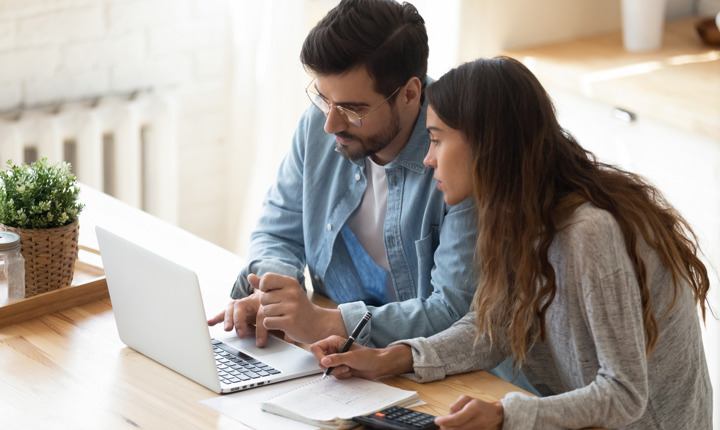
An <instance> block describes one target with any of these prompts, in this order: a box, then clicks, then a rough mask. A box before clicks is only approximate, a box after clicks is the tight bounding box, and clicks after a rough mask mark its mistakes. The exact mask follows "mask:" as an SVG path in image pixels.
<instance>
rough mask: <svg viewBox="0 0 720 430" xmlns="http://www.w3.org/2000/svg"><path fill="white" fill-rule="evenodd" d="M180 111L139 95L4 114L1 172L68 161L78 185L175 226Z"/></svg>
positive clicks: (0, 117)
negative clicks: (9, 163)
mask: <svg viewBox="0 0 720 430" xmlns="http://www.w3.org/2000/svg"><path fill="white" fill-rule="evenodd" d="M175 131H176V123H175V109H174V106H173V103H172V102H171V100H170V99H169V98H168V97H164V96H160V95H158V94H154V93H133V94H131V95H128V96H121V97H115V96H113V97H110V96H108V97H102V98H98V99H95V100H92V101H83V102H72V103H64V104H59V105H57V106H53V107H49V108H36V109H26V110H20V111H17V112H13V113H8V114H5V115H0V168H2V169H4V168H5V166H6V164H5V162H6V161H7V160H8V159H12V160H13V161H14V162H16V163H18V162H25V163H30V162H32V161H35V160H37V159H39V158H41V157H43V156H46V157H47V158H48V160H49V161H52V162H56V161H61V160H64V161H67V162H69V163H71V165H72V170H73V172H74V173H75V175H76V176H77V178H78V181H80V182H82V183H84V184H87V185H90V186H92V187H93V188H96V189H99V190H102V191H104V192H106V193H108V194H110V195H112V196H115V197H117V198H118V199H120V200H122V201H124V202H126V203H128V204H130V205H132V206H135V207H137V208H140V209H142V210H145V211H147V212H149V213H151V214H153V215H156V216H158V217H160V218H162V219H165V220H167V221H170V222H172V223H176V222H177V216H178V214H177V212H178V202H177V198H178V168H177V165H178V163H177V158H178V156H177V153H178V151H177V144H176V142H177V139H176V135H175Z"/></svg>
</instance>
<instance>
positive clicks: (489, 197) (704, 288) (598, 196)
mask: <svg viewBox="0 0 720 430" xmlns="http://www.w3.org/2000/svg"><path fill="white" fill-rule="evenodd" d="M427 97H428V100H429V103H430V105H431V106H432V108H433V110H434V111H435V112H436V113H437V115H438V117H439V118H440V119H441V120H442V121H443V122H444V123H445V124H447V125H448V126H449V127H452V128H454V129H457V130H460V131H462V132H463V133H464V135H465V137H466V138H467V141H468V143H469V144H470V146H471V151H472V154H473V160H472V163H473V166H474V167H473V172H472V182H473V190H474V197H475V201H476V204H477V210H478V212H477V216H478V225H479V235H478V240H477V246H476V253H477V259H478V265H479V273H480V277H479V281H478V289H477V293H476V294H475V299H474V303H473V306H474V308H475V311H476V312H477V324H478V328H479V331H478V332H479V333H481V334H482V333H487V334H488V335H489V336H490V339H491V340H492V339H493V331H494V330H495V329H502V330H501V331H502V332H504V333H507V336H508V342H509V345H510V350H511V353H512V354H513V355H514V357H515V360H516V364H519V365H520V366H522V365H523V364H524V363H525V361H526V359H527V353H528V350H529V349H530V348H531V347H532V345H533V343H534V342H536V341H537V340H544V339H545V337H546V335H547V331H546V328H545V314H546V312H547V309H548V307H549V306H550V304H551V303H552V302H553V300H554V298H555V294H556V292H557V285H556V279H555V271H554V270H553V268H552V266H551V265H550V262H549V260H548V253H549V249H550V244H551V243H552V241H553V239H554V238H555V235H556V233H557V231H558V229H559V228H560V227H559V226H561V225H562V224H563V222H565V221H567V220H568V218H569V217H570V216H571V215H572V213H573V212H574V210H575V209H576V208H577V207H578V206H579V205H581V204H582V203H584V202H591V203H592V204H594V205H595V206H597V207H599V208H601V209H604V210H606V211H608V212H610V213H611V214H612V215H613V217H614V218H615V220H616V221H617V222H618V224H619V226H620V229H621V231H622V234H623V237H624V239H625V247H626V250H627V253H628V255H629V256H630V259H631V261H632V264H633V267H634V269H635V276H636V278H637V281H638V285H639V288H640V295H641V299H642V312H643V325H644V330H645V335H646V340H647V351H646V352H647V354H648V355H649V354H650V353H651V352H652V350H653V348H654V346H655V344H656V343H657V339H658V324H657V321H656V318H655V315H654V313H653V308H652V300H651V292H650V286H649V285H648V273H647V272H646V267H645V263H644V262H643V260H642V258H641V257H640V252H639V249H638V241H639V239H640V236H641V237H642V239H643V240H644V241H645V242H646V243H647V244H648V245H649V246H651V247H652V248H653V249H655V250H656V251H657V253H658V254H659V256H660V258H661V261H662V262H663V264H664V265H665V267H666V268H667V269H668V270H669V271H670V274H671V275H672V278H673V281H674V292H673V293H674V298H675V297H677V292H678V288H680V287H681V286H683V285H688V286H689V287H690V288H692V291H693V295H694V298H695V302H696V304H699V305H700V307H701V310H702V316H703V320H704V319H705V301H706V296H707V292H708V288H709V278H708V274H707V269H706V268H705V266H704V264H703V263H702V262H701V260H700V258H699V256H698V254H699V249H698V247H697V245H696V243H697V239H696V237H695V234H694V233H693V231H692V229H691V228H690V226H689V225H688V223H687V222H686V221H685V220H684V219H683V218H682V217H681V216H680V215H679V213H678V212H677V211H676V210H675V209H673V207H672V206H671V205H670V204H669V203H668V202H667V201H666V200H665V198H664V197H663V196H662V194H661V193H660V192H659V191H658V190H657V189H656V188H654V187H653V186H652V185H650V184H649V183H648V182H647V181H645V180H644V179H643V178H641V177H640V176H638V175H635V174H633V173H630V172H626V171H623V170H621V169H619V168H617V167H614V166H612V165H608V164H605V163H601V162H599V161H597V160H596V159H595V157H594V156H593V154H592V153H590V152H588V151H586V150H585V149H583V148H582V147H581V146H580V145H579V144H578V143H577V142H576V141H575V139H574V138H573V137H572V136H571V135H570V134H569V133H568V132H566V131H565V130H563V129H562V128H561V127H560V125H559V123H558V121H557V118H556V115H555V109H554V107H553V104H552V102H551V100H550V98H549V97H548V95H547V93H546V92H545V90H544V89H543V87H542V85H541V84H540V83H539V82H538V80H537V79H536V78H535V76H534V75H533V74H532V73H531V72H530V71H529V70H528V69H527V68H526V67H525V66H524V65H522V64H521V63H520V62H518V61H516V60H514V59H512V58H508V57H497V58H493V59H480V60H477V61H474V62H471V63H466V64H464V65H462V66H460V67H458V68H456V69H453V70H451V71H450V72H448V73H447V74H446V75H444V76H443V77H442V78H440V79H439V80H438V81H437V82H435V83H433V84H432V85H430V86H429V87H428V89H427ZM639 235H640V236H639ZM674 303H675V300H674V299H673V305H674Z"/></svg>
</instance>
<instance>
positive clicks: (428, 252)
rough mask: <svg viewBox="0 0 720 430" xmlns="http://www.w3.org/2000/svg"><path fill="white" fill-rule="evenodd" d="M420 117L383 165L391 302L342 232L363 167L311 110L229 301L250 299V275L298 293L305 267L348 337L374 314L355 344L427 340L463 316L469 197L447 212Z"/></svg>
mask: <svg viewBox="0 0 720 430" xmlns="http://www.w3.org/2000/svg"><path fill="white" fill-rule="evenodd" d="M426 111H427V104H426V103H425V104H424V105H423V107H422V110H421V112H420V115H419V117H418V119H417V123H416V124H415V127H414V129H413V132H412V135H411V137H410V140H409V141H408V143H407V145H405V147H404V148H403V150H402V151H401V152H400V154H398V156H397V157H396V158H395V160H393V161H392V162H390V163H388V164H387V165H385V172H386V174H387V184H388V202H387V213H386V218H385V230H384V231H385V247H386V250H387V256H388V262H389V265H390V279H391V281H392V287H393V288H394V290H395V293H396V296H397V301H394V302H391V303H387V304H384V301H383V298H384V297H378V296H377V290H378V285H377V284H378V283H379V284H381V286H380V287H379V288H380V289H384V288H385V286H384V284H385V282H386V281H385V278H386V272H385V271H384V270H383V269H380V268H379V267H378V266H376V265H375V264H374V263H373V262H372V259H370V258H369V256H367V254H366V253H365V252H364V250H363V249H362V247H361V246H360V244H359V243H358V242H357V240H355V239H354V235H353V234H352V232H351V231H350V229H349V228H348V227H347V226H346V223H347V221H348V218H350V215H351V214H352V213H353V212H354V211H355V210H356V209H357V208H358V206H359V205H360V202H361V200H362V197H363V193H364V192H365V187H366V185H367V180H366V172H365V162H364V160H358V161H352V160H349V159H347V158H345V157H343V156H342V155H341V154H340V153H338V152H337V151H336V150H335V137H334V135H332V134H328V133H326V132H325V131H324V130H323V126H324V124H325V119H326V118H325V116H324V115H323V113H322V112H320V111H319V110H318V109H316V108H315V107H312V106H310V107H309V108H308V110H306V111H305V113H304V114H303V116H302V118H301V120H300V123H299V125H298V127H297V130H296V131H295V136H294V138H293V142H292V147H291V149H290V152H289V153H288V154H287V155H286V157H285V159H284V160H283V162H282V164H281V165H280V169H279V172H278V176H277V181H276V183H275V184H274V185H273V186H272V187H271V188H270V190H269V191H268V193H267V195H266V197H265V200H264V202H263V207H262V211H261V215H260V219H259V221H258V224H257V226H256V229H255V230H254V232H253V234H252V235H251V240H250V247H249V254H248V260H247V261H248V265H247V266H246V267H244V268H243V269H242V270H241V272H240V275H239V276H238V278H237V281H236V282H235V285H234V286H233V289H232V292H231V296H232V297H233V298H241V297H245V296H247V295H249V294H250V293H251V292H252V287H251V286H250V285H249V283H248V281H247V276H248V275H249V274H250V273H255V274H257V275H258V276H262V275H263V274H265V273H278V274H282V275H286V276H290V277H293V278H296V279H297V280H298V281H299V282H300V283H301V284H302V285H303V286H304V285H305V284H304V274H303V273H304V268H305V265H307V267H308V268H309V273H310V275H311V278H312V279H311V281H312V286H313V289H314V291H315V292H316V293H320V294H322V295H325V296H327V297H329V298H330V299H332V300H334V301H336V302H337V303H340V306H339V309H340V311H341V312H342V316H343V320H344V323H345V327H346V328H347V331H348V333H350V332H351V331H352V329H353V328H354V326H355V325H356V324H357V322H358V321H359V320H360V319H361V318H362V316H363V315H364V314H365V312H366V311H368V310H369V311H370V312H372V314H373V317H372V319H371V320H370V322H369V323H368V324H367V326H366V328H365V329H364V330H363V332H362V333H361V335H360V336H359V338H358V339H357V341H358V342H359V343H361V344H364V345H368V346H375V347H383V346H386V345H388V344H389V343H391V342H393V341H396V340H399V339H407V338H414V337H420V336H430V335H432V334H434V333H437V332H439V331H442V330H444V329H445V328H447V327H449V326H450V325H451V324H452V323H454V322H455V321H457V320H458V319H460V318H461V317H462V316H464V315H465V314H466V313H467V311H468V308H469V306H470V303H471V301H472V298H473V295H474V293H475V288H476V282H477V281H476V278H477V275H476V270H475V258H474V247H475V242H476V236H477V225H476V213H475V208H474V204H473V201H472V199H468V200H466V201H464V202H461V203H460V204H458V205H455V206H448V205H446V204H445V202H444V200H443V193H442V192H440V191H439V190H438V189H437V182H436V181H435V180H434V179H433V169H431V168H428V167H426V166H424V165H423V163H422V162H423V158H424V157H425V154H426V153H427V151H428V148H429V146H430V140H429V137H428V134H427V131H426V130H425V126H426V124H425V120H426ZM358 248H360V249H358ZM373 284H375V285H373ZM373 291H375V292H373Z"/></svg>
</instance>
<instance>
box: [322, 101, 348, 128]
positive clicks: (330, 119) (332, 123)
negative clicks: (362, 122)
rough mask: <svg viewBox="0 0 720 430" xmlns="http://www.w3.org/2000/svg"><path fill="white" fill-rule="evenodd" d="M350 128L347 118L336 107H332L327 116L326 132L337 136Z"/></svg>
mask: <svg viewBox="0 0 720 430" xmlns="http://www.w3.org/2000/svg"><path fill="white" fill-rule="evenodd" d="M347 128H348V122H347V121H346V120H345V118H344V117H343V116H342V115H341V114H340V112H338V110H337V109H335V107H332V108H331V109H330V112H328V114H327V119H326V120H325V128H324V129H325V132H326V133H329V134H335V133H338V132H341V131H345V130H347Z"/></svg>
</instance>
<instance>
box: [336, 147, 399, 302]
mask: <svg viewBox="0 0 720 430" xmlns="http://www.w3.org/2000/svg"><path fill="white" fill-rule="evenodd" d="M365 172H366V176H367V188H366V189H365V194H364V195H363V198H362V202H360V206H359V207H358V208H357V210H355V212H354V213H353V214H352V215H351V216H350V219H349V220H348V227H350V230H352V232H353V234H355V237H356V238H357V240H358V242H360V244H361V245H362V246H363V248H364V249H365V252H367V253H368V255H369V256H370V258H372V259H373V261H374V262H375V264H377V265H378V266H380V267H382V268H383V269H385V271H386V272H387V273H388V277H387V279H388V282H387V285H386V286H385V290H386V296H387V299H388V301H392V300H394V299H393V298H394V297H395V292H394V289H393V288H392V282H391V281H390V276H389V274H390V263H388V256H387V250H386V249H385V233H384V228H385V212H386V211H387V198H388V185H387V176H386V175H385V167H383V166H380V165H379V164H377V163H375V162H374V161H372V160H371V159H370V157H365Z"/></svg>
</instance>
